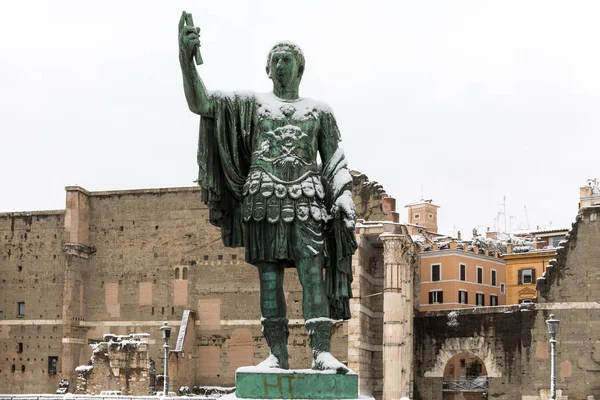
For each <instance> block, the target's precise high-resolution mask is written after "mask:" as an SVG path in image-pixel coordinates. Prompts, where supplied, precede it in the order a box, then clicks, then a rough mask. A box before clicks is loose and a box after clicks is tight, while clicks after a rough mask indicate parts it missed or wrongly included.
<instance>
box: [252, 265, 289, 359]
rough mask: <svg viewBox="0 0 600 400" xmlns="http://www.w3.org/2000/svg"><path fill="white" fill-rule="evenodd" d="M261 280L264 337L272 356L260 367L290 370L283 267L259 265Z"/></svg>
mask: <svg viewBox="0 0 600 400" xmlns="http://www.w3.org/2000/svg"><path fill="white" fill-rule="evenodd" d="M257 268H258V276H259V278H260V312H261V314H262V319H261V323H262V326H263V330H262V331H263V335H264V337H265V339H266V341H267V344H268V345H269V349H270V350H271V354H270V355H269V357H268V358H267V359H266V360H265V361H263V362H261V363H260V364H259V366H260V367H269V368H283V369H289V368H290V366H289V362H288V351H287V342H288V336H289V335H290V333H289V330H288V320H287V318H286V313H287V307H286V304H285V296H284V294H283V271H284V269H283V266H280V265H278V264H276V263H262V264H258V265H257Z"/></svg>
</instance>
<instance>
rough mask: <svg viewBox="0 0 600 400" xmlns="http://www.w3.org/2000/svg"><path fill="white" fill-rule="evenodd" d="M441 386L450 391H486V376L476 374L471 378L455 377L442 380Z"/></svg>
mask: <svg viewBox="0 0 600 400" xmlns="http://www.w3.org/2000/svg"><path fill="white" fill-rule="evenodd" d="M442 385H443V386H442V388H443V389H444V390H447V391H451V392H460V391H473V392H478V391H482V392H483V391H486V390H487V389H488V378H487V376H478V377H477V378H473V379H456V380H451V381H444V382H443V383H442Z"/></svg>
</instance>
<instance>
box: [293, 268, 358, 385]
mask: <svg viewBox="0 0 600 400" xmlns="http://www.w3.org/2000/svg"><path fill="white" fill-rule="evenodd" d="M296 268H297V269H298V276H299V278H300V283H301V284H302V312H303V313H304V319H305V320H306V329H307V330H308V336H309V339H310V347H311V348H312V352H313V362H312V368H313V369H318V370H334V371H336V373H338V374H345V373H347V372H348V371H349V369H348V367H346V366H345V365H344V364H342V363H341V362H339V361H338V360H337V359H336V358H335V357H334V356H333V355H332V354H331V330H332V328H333V324H334V322H335V321H334V320H332V319H331V318H329V302H328V300H327V294H326V292H325V283H324V282H323V257H322V256H319V257H314V258H304V259H300V260H297V261H296Z"/></svg>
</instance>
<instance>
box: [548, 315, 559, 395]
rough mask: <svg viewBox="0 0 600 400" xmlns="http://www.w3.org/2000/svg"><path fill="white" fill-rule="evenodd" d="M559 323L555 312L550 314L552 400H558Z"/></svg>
mask: <svg viewBox="0 0 600 400" xmlns="http://www.w3.org/2000/svg"><path fill="white" fill-rule="evenodd" d="M559 323H560V321H559V320H557V319H555V318H554V314H550V318H549V319H547V320H546V324H547V325H548V333H549V334H550V363H551V364H550V400H556V335H557V334H558V324H559Z"/></svg>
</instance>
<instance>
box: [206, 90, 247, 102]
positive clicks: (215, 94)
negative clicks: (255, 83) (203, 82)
mask: <svg viewBox="0 0 600 400" xmlns="http://www.w3.org/2000/svg"><path fill="white" fill-rule="evenodd" d="M207 93H208V96H209V97H211V98H214V99H229V100H235V99H236V98H240V99H247V100H250V99H253V98H254V97H255V94H254V92H252V91H251V90H234V91H226V90H207Z"/></svg>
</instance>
